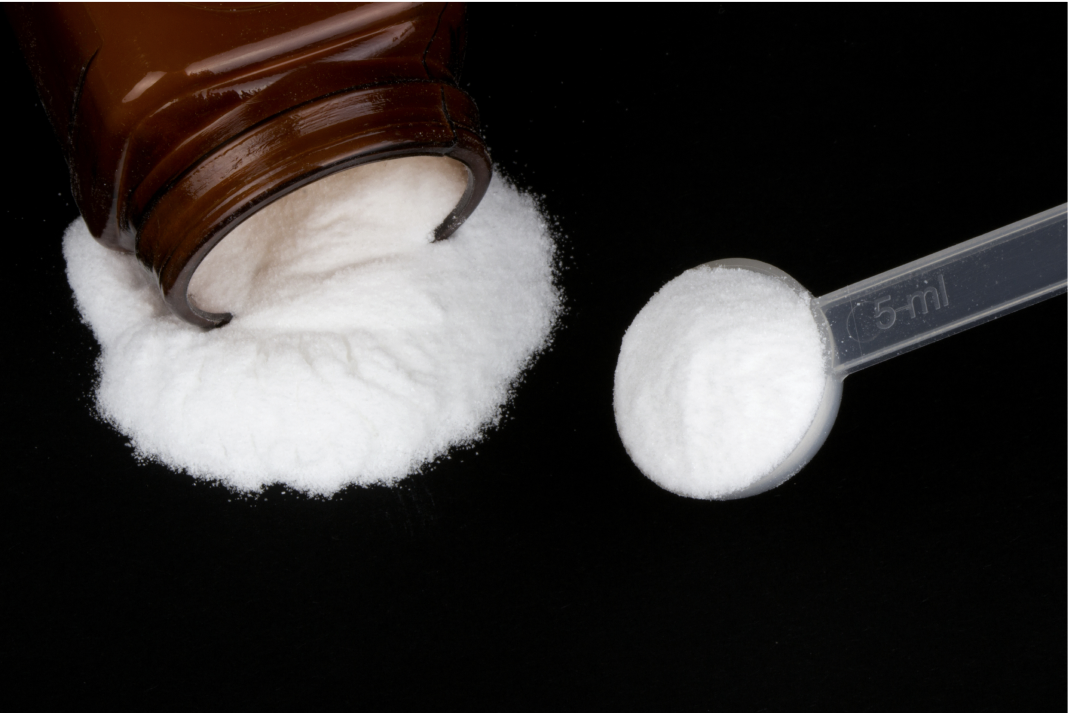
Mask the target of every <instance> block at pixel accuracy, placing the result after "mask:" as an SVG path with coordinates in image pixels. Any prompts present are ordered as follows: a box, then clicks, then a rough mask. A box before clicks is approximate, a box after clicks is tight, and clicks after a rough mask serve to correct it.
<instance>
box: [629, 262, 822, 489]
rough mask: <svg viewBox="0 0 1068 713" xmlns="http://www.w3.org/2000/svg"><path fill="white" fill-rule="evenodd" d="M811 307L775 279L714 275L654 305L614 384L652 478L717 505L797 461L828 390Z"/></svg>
mask: <svg viewBox="0 0 1068 713" xmlns="http://www.w3.org/2000/svg"><path fill="white" fill-rule="evenodd" d="M810 299H811V298H810V296H808V295H799V294H797V293H796V292H794V291H793V290H792V289H791V288H790V287H789V286H787V285H786V284H785V283H784V282H783V281H782V280H780V279H776V278H774V277H769V276H766V275H763V274H760V273H758V272H753V271H750V270H744V269H735V268H724V267H716V268H710V267H707V266H702V267H698V268H695V269H693V270H688V271H687V272H685V273H683V274H682V275H680V276H679V277H677V278H675V279H674V280H672V281H671V282H669V283H668V284H667V285H665V286H664V287H663V288H662V289H661V290H660V291H659V292H657V293H656V295H655V296H653V298H652V299H651V300H650V301H649V303H648V304H646V305H645V307H644V308H643V309H642V310H641V312H639V314H638V316H637V317H636V318H635V319H634V322H633V323H632V324H631V326H630V328H629V329H628V330H627V333H626V335H625V336H624V337H623V346H622V348H621V350H620V354H619V362H618V364H617V366H616V375H615V415H616V427H617V428H618V430H619V434H620V437H621V438H622V440H623V444H624V446H625V447H626V449H627V453H628V454H630V457H631V459H632V460H633V461H634V463H635V464H636V465H637V466H638V468H639V469H640V470H641V471H642V473H644V474H645V475H646V476H647V477H649V478H650V479H651V480H653V481H655V482H656V483H657V484H659V485H660V486H661V487H663V488H665V489H667V490H670V491H672V492H674V493H678V494H680V495H686V496H689V497H695V498H713V499H718V498H723V497H728V496H730V495H732V494H734V493H737V492H738V491H740V490H743V489H744V488H746V487H748V486H749V485H751V484H753V483H754V482H756V481H757V480H759V479H760V478H762V477H763V476H765V475H767V474H769V473H770V472H771V471H773V470H774V469H775V467H776V466H778V465H779V464H780V463H782V462H783V461H784V460H785V459H786V457H787V456H788V455H789V454H790V453H791V452H792V451H793V450H794V448H795V446H797V445H798V443H799V442H800V441H801V439H802V437H803V436H804V435H805V433H806V432H807V431H808V428H809V426H810V424H812V422H813V419H814V417H815V415H816V411H817V408H818V407H819V405H820V401H821V398H822V396H823V392H824V388H825V385H826V381H827V372H826V367H825V361H824V345H823V342H822V338H821V336H820V332H819V328H818V327H817V324H816V322H815V320H814V318H813V316H812V312H811V310H810V308H809V303H810Z"/></svg>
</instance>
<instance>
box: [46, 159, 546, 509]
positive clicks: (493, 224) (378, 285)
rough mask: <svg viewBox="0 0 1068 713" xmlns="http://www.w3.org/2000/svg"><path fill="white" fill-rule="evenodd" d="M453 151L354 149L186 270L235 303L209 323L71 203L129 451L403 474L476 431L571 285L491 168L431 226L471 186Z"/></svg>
mask: <svg viewBox="0 0 1068 713" xmlns="http://www.w3.org/2000/svg"><path fill="white" fill-rule="evenodd" d="M452 164H453V162H452V161H451V159H442V158H423V157H420V158H409V159H397V160H393V161H386V162H382V163H378V164H372V165H369V166H364V167H360V168H359V169H353V170H351V171H347V172H344V173H341V174H337V175H336V176H334V177H331V178H328V179H325V180H323V181H319V182H318V183H315V184H312V185H311V186H309V187H307V188H305V189H302V190H301V191H298V192H297V193H294V194H292V195H291V196H288V197H287V198H284V199H282V200H281V201H278V202H277V203H275V204H274V205H272V206H270V207H269V208H268V209H265V210H264V211H261V212H260V213H258V214H257V215H256V216H254V217H253V218H250V219H249V220H248V221H246V223H245V224H243V225H242V226H239V228H238V229H237V230H235V232H234V233H232V234H231V235H230V236H228V237H227V238H226V239H224V240H223V242H222V243H220V246H219V247H218V248H216V250H214V251H213V252H212V253H211V254H210V255H209V258H208V259H207V260H206V261H205V263H204V264H203V265H202V266H201V268H200V269H199V270H198V271H197V273H196V274H195V275H194V280H193V283H192V287H191V291H190V292H191V295H192V297H193V299H194V301H195V302H196V303H197V304H198V305H199V306H201V307H203V308H206V309H211V310H218V311H230V312H232V313H233V314H234V319H233V321H231V322H230V324H228V325H226V326H225V327H222V328H219V329H215V330H210V331H204V330H202V329H200V328H197V327H193V326H191V325H189V324H186V323H185V322H183V321H181V320H180V319H178V318H177V317H175V316H173V315H172V314H171V313H170V312H169V311H168V310H167V308H166V306H165V305H164V304H163V303H162V301H161V300H160V298H159V294H158V292H156V290H155V289H154V288H153V287H151V286H150V285H149V283H148V281H147V280H146V279H145V275H144V274H143V273H142V268H141V267H140V266H139V265H138V264H137V263H136V261H135V260H134V258H133V257H131V256H128V255H122V254H119V253H115V252H112V251H110V250H108V249H106V248H103V247H101V246H100V245H99V244H98V243H97V242H96V241H95V240H93V238H92V237H91V236H90V235H89V233H88V230H87V228H86V227H85V224H84V223H83V222H82V221H81V220H79V221H77V222H75V223H74V224H73V225H71V226H70V228H68V230H67V233H66V235H65V238H64V255H65V257H66V260H67V276H68V280H69V281H70V284H71V286H72V288H73V290H74V294H75V298H76V301H77V304H78V308H79V310H80V311H81V314H82V316H83V318H84V319H85V321H86V322H87V323H88V324H89V326H90V327H91V328H92V330H93V333H94V335H95V336H96V338H97V340H98V341H99V342H100V345H101V356H100V360H99V362H98V365H97V367H98V370H99V384H98V387H97V392H96V403H97V408H98V410H99V412H100V413H101V414H102V415H103V416H104V418H106V419H107V420H108V421H109V422H110V423H111V424H112V425H114V426H115V427H116V428H117V429H118V430H120V431H121V432H122V433H124V434H125V435H127V436H128V437H129V438H130V440H131V442H132V444H133V446H134V448H135V450H136V452H137V454H138V456H140V457H142V458H146V459H151V460H156V461H159V462H161V463H163V464H165V465H167V466H170V467H171V468H174V469H177V470H184V471H186V472H188V473H190V474H192V475H194V476H197V477H200V478H206V479H212V480H218V481H221V482H223V483H225V484H227V485H229V486H231V487H233V488H237V489H241V490H256V489H259V488H260V487H262V486H264V485H266V484H269V483H284V484H286V485H289V486H291V487H293V488H295V489H298V490H301V491H305V492H307V493H311V494H324V495H328V494H331V493H333V492H335V491H337V490H338V489H339V488H341V487H343V486H345V485H348V484H369V483H392V482H395V481H397V480H399V479H401V478H403V477H405V476H406V475H407V474H410V473H412V472H414V471H416V470H418V469H419V468H420V467H421V466H422V465H423V464H425V463H427V462H428V461H432V460H433V459H435V458H436V457H438V456H441V455H442V454H444V453H446V452H447V451H448V450H449V449H450V447H452V446H455V445H461V444H469V443H472V442H474V441H476V440H477V439H479V438H480V437H481V435H482V434H483V433H484V432H485V429H486V428H487V427H489V426H491V425H492V424H494V423H495V422H496V421H497V420H498V419H499V418H500V415H501V412H502V408H503V407H504V406H505V405H506V403H507V401H508V400H509V397H510V393H511V388H512V386H513V385H514V384H515V383H516V381H517V379H518V378H519V376H520V375H521V373H522V372H523V370H524V369H525V368H527V367H528V366H529V365H530V364H531V362H532V359H533V358H534V356H535V355H536V354H537V353H538V352H539V351H540V350H541V349H543V348H544V347H545V346H546V344H547V341H548V339H549V337H550V334H551V332H552V330H553V326H554V324H555V322H556V319H557V317H558V315H559V312H560V304H561V295H560V293H559V291H558V289H557V288H556V287H555V285H554V245H553V242H552V239H551V235H550V231H549V229H548V227H547V225H546V223H545V221H544V220H543V218H542V217H541V215H540V214H539V212H538V210H537V207H536V205H535V203H534V201H533V200H532V199H531V198H530V197H527V196H523V195H521V194H520V193H518V192H517V191H516V190H515V189H514V188H512V187H511V186H509V185H507V184H506V183H505V182H504V181H502V180H500V179H499V178H494V180H493V183H492V184H491V186H490V189H489V192H488V193H487V195H486V197H485V199H484V200H483V201H482V203H481V205H480V206H479V208H478V209H477V210H476V211H475V213H474V215H472V216H471V218H470V219H468V221H467V222H466V223H465V224H464V225H463V226H462V227H461V228H460V229H459V230H458V231H457V232H456V233H455V234H454V235H453V236H452V237H451V238H449V239H448V240H445V241H441V242H437V243H431V242H430V240H431V231H432V229H433V228H434V227H435V226H436V225H437V224H438V223H439V222H440V221H441V219H442V218H443V217H444V215H445V214H446V213H447V212H448V211H449V210H450V209H451V208H452V207H453V206H454V205H455V203H456V198H457V196H458V195H459V193H458V191H462V188H463V184H462V180H461V182H460V183H459V184H458V183H457V180H456V179H457V176H459V177H460V178H461V179H462V178H463V175H464V174H463V173H462V171H463V169H462V168H460V169H457V167H456V166H455V165H452ZM457 170H459V171H460V173H457ZM320 184H321V185H320ZM310 189H311V190H310ZM224 246H225V249H224Z"/></svg>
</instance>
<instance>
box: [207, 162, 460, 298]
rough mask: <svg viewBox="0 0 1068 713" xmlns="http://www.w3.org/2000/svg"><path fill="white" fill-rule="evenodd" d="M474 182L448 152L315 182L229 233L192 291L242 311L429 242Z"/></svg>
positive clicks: (341, 173)
mask: <svg viewBox="0 0 1068 713" xmlns="http://www.w3.org/2000/svg"><path fill="white" fill-rule="evenodd" d="M467 184H468V169H467V167H466V166H465V165H464V164H463V163H461V162H459V161H457V160H455V159H452V158H449V157H445V156H404V157H400V158H394V159H389V160H385V161H378V162H375V163H368V164H363V165H360V166H355V167H353V168H349V169H346V170H344V171H339V172H338V173H335V174H332V175H330V176H327V177H326V178H323V179H320V180H318V181H314V182H312V183H310V184H308V185H306V186H303V187H302V188H300V189H298V190H296V191H294V192H293V193H290V194H289V195H286V196H284V197H282V198H280V199H278V200H277V201H274V202H273V203H271V204H269V205H267V206H264V207H263V208H262V209H260V210H259V211H257V212H256V213H254V214H253V215H251V216H249V217H248V218H247V219H246V220H245V221H243V222H242V223H241V224H240V225H238V226H237V227H236V228H234V229H233V230H232V231H231V232H230V233H229V234H227V235H226V237H224V238H223V239H222V240H221V241H220V242H219V243H218V244H217V245H216V246H215V247H214V248H213V249H212V250H211V252H209V253H208V254H207V256H205V258H204V260H203V261H202V262H201V263H200V265H199V266H198V267H197V270H196V272H194V273H193V277H192V279H191V281H190V284H189V299H190V301H191V302H192V303H193V304H194V305H195V306H196V307H197V308H199V309H201V310H205V311H208V312H231V313H233V314H235V315H240V314H241V312H242V311H243V309H242V308H243V307H246V306H249V305H251V304H253V303H256V302H259V301H261V300H267V299H272V298H274V297H276V296H278V295H280V294H283V293H285V292H288V291H289V290H290V289H293V288H296V287H297V285H298V284H303V283H306V282H307V281H309V280H312V281H318V280H324V279H329V278H330V276H331V275H332V274H333V273H335V272H336V271H338V270H340V269H343V268H345V267H346V266H350V265H354V264H360V263H366V262H370V261H374V260H379V259H384V258H387V257H389V256H391V255H397V254H401V253H404V252H407V251H410V250H416V249H419V248H421V247H424V246H426V245H427V244H428V243H430V242H432V241H433V239H434V229H435V228H436V227H437V226H438V225H440V224H441V223H442V221H443V220H444V219H445V217H446V216H447V215H448V214H449V213H450V212H451V211H452V210H453V209H454V208H455V207H456V205H457V204H458V203H459V201H460V199H461V198H462V197H463V195H464V191H465V190H466V189H467Z"/></svg>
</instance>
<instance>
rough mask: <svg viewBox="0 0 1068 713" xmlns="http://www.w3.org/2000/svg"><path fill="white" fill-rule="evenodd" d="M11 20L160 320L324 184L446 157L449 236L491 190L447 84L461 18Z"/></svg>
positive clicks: (83, 206) (192, 14)
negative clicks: (216, 258)
mask: <svg viewBox="0 0 1068 713" xmlns="http://www.w3.org/2000/svg"><path fill="white" fill-rule="evenodd" d="M7 11H8V14H9V17H10V18H11V21H12V24H13V26H14V27H15V30H16V33H17V34H18V37H19V42H20V45H21V47H22V50H23V53H24V54H25V56H26V59H27V62H28V64H29V66H30V70H31V72H32V74H33V76H34V79H35V81H36V82H37V87H38V91H39V92H40V95H41V99H42V101H43V103H44V106H45V109H46V111H47V113H48V115H49V118H50V120H51V122H52V125H53V127H54V128H55V131H56V134H57V136H58V138H59V140H60V143H61V144H62V146H63V151H64V153H65V155H66V158H67V164H68V166H69V167H70V172H71V184H72V188H73V192H74V197H75V200H76V201H77V204H78V207H79V209H80V210H81V213H82V216H83V217H84V219H85V221H86V223H87V224H88V226H89V230H90V232H91V233H92V234H93V235H94V236H95V237H96V238H97V239H98V240H99V241H100V242H102V243H103V244H105V245H107V246H109V247H112V248H115V249H118V250H124V251H128V252H134V253H136V255H137V257H138V259H139V260H140V261H141V263H142V264H143V265H144V266H145V267H146V268H147V269H148V270H150V271H151V273H152V275H153V277H154V279H155V280H156V281H157V284H158V285H159V289H160V291H161V293H162V295H163V298H164V300H165V301H166V303H167V305H168V306H169V307H170V309H171V310H172V311H174V312H175V313H176V314H178V315H179V316H181V317H182V318H184V319H186V320H187V321H189V322H192V323H194V324H198V325H202V326H218V325H220V324H224V323H225V322H226V321H228V320H229V318H230V315H228V314H225V313H217V312H207V311H205V310H202V309H199V308H198V307H196V305H194V304H192V303H191V302H190V300H189V296H188V288H189V282H190V279H191V277H192V275H193V273H194V272H195V271H196V268H197V266H198V265H199V264H200V262H201V261H202V260H203V259H204V257H205V256H206V255H207V253H208V252H209V251H210V250H211V249H212V248H213V247H214V246H215V245H216V244H217V243H218V242H219V241H220V240H222V239H223V237H225V236H226V234H227V233H228V232H230V231H231V230H232V229H233V228H234V227H236V226H237V225H238V224H240V223H241V222H242V221H243V220H245V219H246V218H248V217H249V216H250V215H252V214H253V213H255V212H256V211H258V210H260V209H261V208H263V207H265V206H267V205H268V204H270V203H271V202H272V201H275V200H277V199H278V198H281V197H282V196H285V195H287V194H289V193H291V192H292V191H294V190H297V189H298V188H301V187H302V186H305V185H307V184H309V183H311V182H313V181H315V180H317V179H320V178H323V177H326V176H328V175H331V174H333V173H336V172H338V171H341V170H344V169H348V168H351V167H354V166H358V165H360V164H364V163H369V162H372V161H379V160H383V159H388V158H395V157H401V156H414V155H429V156H447V157H450V158H453V159H456V160H457V161H459V162H461V163H462V164H463V165H464V166H465V167H466V168H467V187H466V190H464V192H463V196H462V197H461V198H460V200H459V203H458V204H457V206H456V207H455V209H453V210H452V212H451V213H449V215H448V216H447V217H446V218H445V219H444V221H443V222H442V223H441V225H439V226H438V228H437V229H436V231H435V238H436V239H441V238H445V237H447V236H448V235H450V234H451V233H452V232H453V231H454V230H455V229H456V228H457V227H459V225H460V224H461V223H462V222H463V221H464V220H465V219H466V218H467V216H469V215H470V214H471V212H472V211H473V210H474V209H475V207H476V206H477V205H478V202H479V201H480V200H481V199H482V196H483V195H484V194H485V192H486V189H487V187H488V185H489V181H490V171H491V168H490V161H489V155H488V153H487V151H486V147H485V144H484V143H483V141H482V139H481V138H480V136H479V126H478V113H477V109H476V108H475V105H474V103H473V102H472V101H471V99H470V97H468V96H467V94H466V93H465V92H463V91H462V90H460V89H459V88H458V87H457V86H456V77H457V74H458V71H459V68H460V64H461V62H462V60H463V50H464V42H465V34H464V14H465V9H464V7H463V6H462V5H456V4H452V3H449V4H412V3H388V4H364V3H293V4H287V3H280V4H267V5H247V4H237V3H233V4H230V3H184V4H178V3H144V4H141V3H114V4H94V3H61V4H54V5H9V6H7Z"/></svg>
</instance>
